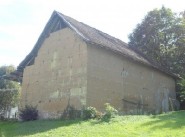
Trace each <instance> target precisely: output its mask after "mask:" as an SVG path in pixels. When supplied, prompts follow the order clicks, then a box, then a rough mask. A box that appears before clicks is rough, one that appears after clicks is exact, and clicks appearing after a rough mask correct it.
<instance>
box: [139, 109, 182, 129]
mask: <svg viewBox="0 0 185 137" xmlns="http://www.w3.org/2000/svg"><path fill="white" fill-rule="evenodd" d="M184 117H185V111H178V112H169V113H166V114H161V115H155V116H152V118H153V120H152V121H149V122H145V123H144V124H142V126H150V127H151V128H152V129H161V130H162V128H170V129H180V128H182V127H183V126H185V119H184Z"/></svg>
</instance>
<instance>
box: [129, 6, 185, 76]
mask: <svg viewBox="0 0 185 137" xmlns="http://www.w3.org/2000/svg"><path fill="white" fill-rule="evenodd" d="M183 15H184V14H175V13H173V12H172V11H171V10H170V9H168V8H165V7H162V8H161V9H154V10H152V11H150V12H148V14H147V15H146V16H145V18H144V19H143V21H142V22H141V23H140V24H138V25H137V27H136V28H135V29H134V31H133V33H131V34H130V35H129V39H130V42H129V46H131V47H134V48H137V49H138V50H140V51H141V52H143V53H144V54H145V55H146V56H148V58H150V59H151V60H153V61H154V62H155V63H158V64H159V65H160V66H162V67H163V68H164V69H167V70H169V71H171V72H174V73H178V74H183V73H185V69H184V68H185V18H184V17H183Z"/></svg>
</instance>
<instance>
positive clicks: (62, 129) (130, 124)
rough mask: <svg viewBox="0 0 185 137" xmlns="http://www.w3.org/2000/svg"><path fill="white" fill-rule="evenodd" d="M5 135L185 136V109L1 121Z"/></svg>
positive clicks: (63, 136) (0, 124)
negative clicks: (96, 117) (106, 118)
mask: <svg viewBox="0 0 185 137" xmlns="http://www.w3.org/2000/svg"><path fill="white" fill-rule="evenodd" d="M0 136H1V137H185V111H179V112H171V113H167V114H161V115H156V116H154V115H151V116H141V115H140V116H136V115H135V116H118V117H116V118H113V119H112V120H110V121H109V122H103V121H98V120H88V121H82V120H73V121H72V120H71V121H61V120H38V121H31V122H0Z"/></svg>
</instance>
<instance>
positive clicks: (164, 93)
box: [87, 45, 176, 114]
mask: <svg viewBox="0 0 185 137" xmlns="http://www.w3.org/2000/svg"><path fill="white" fill-rule="evenodd" d="M87 51H88V52H87V53H88V54H87V55H88V64H87V91H88V92H87V106H93V107H96V108H98V109H99V110H103V108H104V104H105V103H110V104H112V105H113V106H115V107H116V108H117V109H118V110H119V111H120V112H123V113H127V114H132V113H134V114H135V113H161V112H162V111H168V110H169V105H170V104H169V98H176V95H175V81H174V79H173V78H171V77H169V76H168V75H166V74H164V73H161V72H159V71H157V70H154V69H152V68H150V67H146V66H144V65H141V64H139V63H137V62H133V61H131V60H129V59H126V58H124V57H123V56H121V55H118V54H116V53H114V52H112V51H109V50H106V49H104V48H101V47H98V46H96V45H88V46H87Z"/></svg>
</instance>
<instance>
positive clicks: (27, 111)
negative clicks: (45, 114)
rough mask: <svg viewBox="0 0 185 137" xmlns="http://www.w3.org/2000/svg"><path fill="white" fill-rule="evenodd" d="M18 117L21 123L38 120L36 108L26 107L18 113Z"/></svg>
mask: <svg viewBox="0 0 185 137" xmlns="http://www.w3.org/2000/svg"><path fill="white" fill-rule="evenodd" d="M19 117H20V119H21V120H23V121H31V120H37V119H38V110H37V107H33V106H31V105H26V106H25V108H23V109H21V110H20V111H19Z"/></svg>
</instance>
